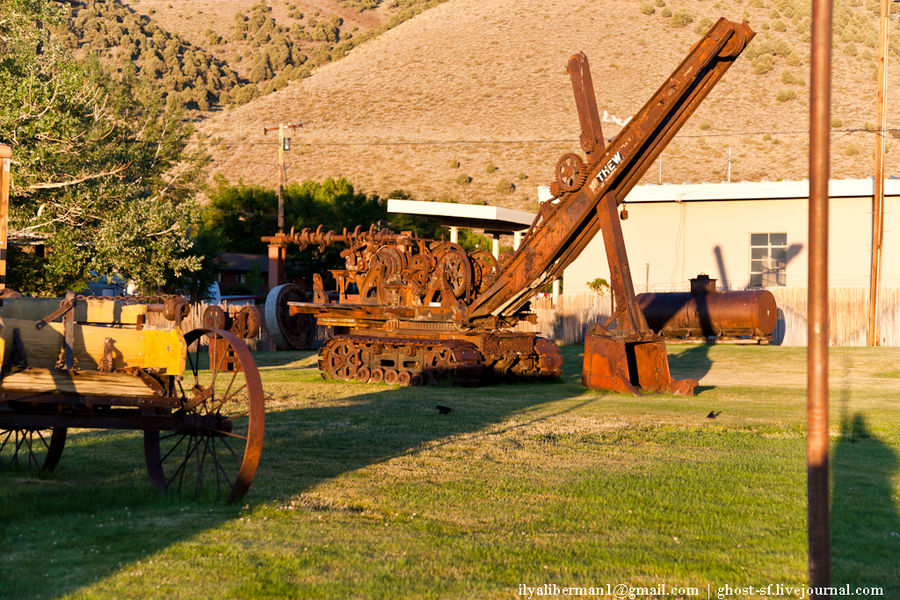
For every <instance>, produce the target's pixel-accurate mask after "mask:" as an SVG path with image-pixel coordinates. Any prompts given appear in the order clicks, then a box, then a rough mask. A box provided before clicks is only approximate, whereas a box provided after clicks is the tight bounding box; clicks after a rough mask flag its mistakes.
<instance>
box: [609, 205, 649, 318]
mask: <svg viewBox="0 0 900 600" xmlns="http://www.w3.org/2000/svg"><path fill="white" fill-rule="evenodd" d="M616 206H617V204H616V198H615V196H613V195H612V194H606V195H605V196H604V197H603V199H602V200H601V201H600V206H599V207H598V210H597V216H598V222H599V224H600V231H601V232H602V233H603V245H604V248H605V249H606V259H607V261H608V262H609V279H610V285H611V287H612V292H613V297H614V298H615V300H616V306H617V308H618V309H619V310H620V311H621V313H622V314H621V317H620V321H619V327H618V329H620V330H623V331H635V332H639V333H646V334H649V333H651V332H650V328H649V327H647V321H646V320H645V319H644V314H643V313H642V312H641V309H640V308H638V305H637V302H635V299H634V283H633V281H632V278H631V267H630V266H629V265H628V255H627V253H626V252H625V239H624V238H623V237H622V225H621V223H620V222H619V211H618V210H617V209H616Z"/></svg>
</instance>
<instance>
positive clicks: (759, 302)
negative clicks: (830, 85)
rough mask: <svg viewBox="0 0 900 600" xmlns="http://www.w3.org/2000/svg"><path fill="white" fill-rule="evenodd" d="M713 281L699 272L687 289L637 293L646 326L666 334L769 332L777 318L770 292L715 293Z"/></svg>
mask: <svg viewBox="0 0 900 600" xmlns="http://www.w3.org/2000/svg"><path fill="white" fill-rule="evenodd" d="M715 282H716V280H715V279H710V278H709V277H707V276H703V275H701V276H698V277H697V278H695V279H692V280H691V292H672V293H649V294H638V295H637V303H638V306H640V308H641V311H643V313H644V317H645V318H646V319H647V325H649V326H650V328H651V329H652V330H653V331H655V332H657V333H659V334H661V335H664V336H666V337H681V338H687V337H705V338H708V337H721V336H727V337H752V338H763V337H767V336H769V335H771V333H772V332H773V331H774V330H775V324H776V321H777V319H778V307H777V306H776V304H775V296H773V295H772V292H770V291H768V290H741V291H733V292H717V291H715Z"/></svg>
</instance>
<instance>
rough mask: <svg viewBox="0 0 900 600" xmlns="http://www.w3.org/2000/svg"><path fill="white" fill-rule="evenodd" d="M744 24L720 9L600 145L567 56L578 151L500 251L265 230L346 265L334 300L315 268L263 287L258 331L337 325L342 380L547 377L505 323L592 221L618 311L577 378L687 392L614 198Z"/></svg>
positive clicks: (325, 350)
mask: <svg viewBox="0 0 900 600" xmlns="http://www.w3.org/2000/svg"><path fill="white" fill-rule="evenodd" d="M753 36H754V33H753V31H752V30H751V29H750V28H749V26H747V25H746V24H737V23H733V22H730V21H728V20H726V19H724V18H723V19H720V20H719V21H718V22H717V23H716V24H715V25H714V26H713V27H712V28H711V29H710V31H709V32H708V33H707V34H706V35H705V36H704V37H703V38H701V39H700V41H699V42H698V43H697V44H695V45H694V47H693V48H692V49H691V51H690V53H689V54H688V56H687V57H686V58H685V59H684V61H683V62H682V63H681V64H680V65H679V66H678V68H677V69H676V70H675V72H674V73H673V74H672V75H671V76H670V77H669V78H668V79H667V80H666V81H665V82H664V83H663V85H662V86H661V87H660V88H659V90H657V92H656V93H655V94H654V95H653V97H652V98H651V99H650V100H649V101H648V102H647V103H646V104H645V105H644V107H643V108H642V109H641V110H640V111H639V112H638V113H637V114H636V115H635V116H634V118H633V119H632V120H631V121H630V122H629V123H628V124H627V125H626V126H625V127H624V128H623V129H622V131H621V132H620V133H619V134H618V135H617V136H616V137H615V139H614V140H613V141H612V142H611V143H610V144H609V145H608V146H607V145H606V144H605V142H604V139H603V132H602V129H601V126H600V118H599V115H598V111H597V104H596V100H595V98H594V88H593V83H592V81H591V75H590V70H589V68H588V63H587V58H586V57H585V56H584V54H581V53H579V54H576V55H575V56H573V57H572V58H571V59H570V60H569V65H568V68H569V73H570V75H571V79H572V83H573V86H574V89H575V103H576V106H577V108H578V117H579V121H580V124H581V132H582V133H581V138H580V141H581V148H582V150H583V151H584V156H582V155H579V154H575V153H569V154H565V155H564V156H563V157H562V158H561V159H560V160H559V161H558V162H557V166H556V177H555V179H556V180H555V181H554V182H553V184H552V185H551V192H552V194H553V196H554V198H553V200H552V201H550V202H545V203H544V204H543V205H542V206H541V210H540V212H539V213H538V215H537V217H536V218H535V221H534V223H532V225H531V227H530V228H529V230H528V233H527V234H526V236H525V240H524V242H523V243H522V245H521V246H520V247H519V249H518V250H517V251H516V253H515V254H514V255H513V256H512V257H511V258H509V259H508V260H501V261H499V262H498V261H497V260H496V259H494V257H492V256H491V255H490V254H489V253H486V252H476V253H471V254H470V253H467V252H466V251H465V250H464V249H463V248H462V247H460V246H459V245H458V244H452V243H450V242H443V241H432V240H422V239H418V238H416V237H415V236H412V235H411V234H409V233H400V234H395V233H392V232H389V231H386V230H384V231H375V230H370V231H360V230H359V229H357V230H355V231H348V230H344V231H343V232H334V231H327V232H325V231H322V230H321V228H320V229H318V230H316V231H311V230H308V229H305V230H303V231H301V232H294V231H291V232H290V233H285V232H280V233H278V234H275V235H274V236H269V237H265V238H263V240H264V241H266V242H267V243H268V244H269V250H270V252H269V255H270V256H277V257H282V258H283V256H284V249H285V248H286V246H287V245H288V244H291V243H294V244H298V245H300V246H301V247H305V246H307V245H310V244H318V245H319V246H321V247H323V248H324V247H325V246H327V245H330V244H333V243H341V244H344V245H346V246H347V249H346V250H344V252H343V254H342V256H344V258H345V260H346V269H341V270H337V271H333V272H332V275H333V276H334V278H335V280H336V282H337V286H338V290H337V294H336V298H334V299H333V298H332V297H331V296H329V294H327V293H326V292H325V290H324V287H323V283H322V278H321V276H316V277H314V280H313V298H312V301H311V302H310V301H308V300H307V299H305V298H303V297H301V296H302V292H301V291H299V290H297V289H289V288H286V287H285V286H279V287H276V288H275V289H273V290H272V292H270V296H269V299H268V300H267V306H266V322H267V325H268V327H269V329H270V332H273V333H274V334H275V338H276V339H280V340H283V341H284V340H287V341H290V340H291V339H294V340H305V339H309V335H308V333H309V329H310V325H311V323H313V322H315V321H317V322H318V323H320V324H322V325H327V326H333V327H335V330H336V333H337V334H338V335H335V337H333V338H332V339H331V340H329V341H328V342H326V343H325V344H324V345H323V346H322V348H321V349H320V352H319V367H320V369H321V370H322V371H323V375H326V376H329V377H335V378H340V379H345V380H349V379H355V380H361V381H369V382H375V381H387V382H399V383H418V382H422V383H427V382H433V381H435V380H447V379H449V380H450V381H451V382H455V383H470V384H471V383H478V382H480V381H482V380H483V379H484V376H485V375H489V374H494V375H524V376H532V377H533V376H538V377H541V376H544V377H556V376H558V375H559V374H560V371H561V367H562V357H561V355H560V353H559V349H558V348H557V347H556V345H555V344H553V343H552V342H550V341H549V340H546V339H543V338H540V337H538V336H537V335H536V334H534V333H526V332H521V331H516V330H515V326H516V325H517V324H518V323H520V322H522V321H531V322H534V320H535V314H534V313H533V312H531V311H530V309H529V301H530V300H531V298H532V297H533V296H534V294H535V292H537V291H538V290H539V289H540V288H541V287H542V286H544V285H546V283H548V282H549V281H552V280H553V279H556V278H558V277H559V276H560V275H561V274H562V271H563V269H564V268H565V267H566V266H567V265H569V264H570V263H571V262H572V261H573V260H575V258H576V257H577V256H578V255H579V254H580V253H581V252H582V251H583V250H584V248H585V246H587V244H588V242H590V240H591V239H592V238H593V237H594V236H595V235H596V234H597V233H598V232H602V235H603V241H604V245H605V248H606V255H607V258H608V260H609V267H610V272H611V278H612V285H611V287H612V290H613V295H614V297H615V302H616V310H615V314H614V315H613V317H612V318H611V319H610V321H609V322H607V323H604V324H602V325H598V326H595V327H593V328H592V329H591V330H590V331H589V332H588V337H587V342H586V345H585V363H584V377H583V380H584V383H585V385H587V386H589V387H599V388H603V389H610V390H615V391H621V392H632V393H637V392H638V391H639V390H648V391H665V392H670V393H681V394H690V393H692V391H693V388H694V386H695V385H696V384H697V382H696V381H694V380H681V381H677V380H673V379H672V378H671V377H670V375H669V370H668V363H667V359H666V353H665V345H664V343H663V341H662V338H661V337H659V336H658V335H656V334H655V333H654V332H653V331H651V330H650V328H649V327H648V326H647V323H646V321H645V319H644V316H643V314H642V313H641V311H640V308H639V307H638V305H637V303H636V302H635V294H634V288H633V285H632V279H631V272H630V270H629V267H628V258H627V256H626V252H625V244H624V241H623V238H622V230H621V227H620V225H619V219H618V210H617V206H618V203H619V202H620V201H621V200H622V199H624V198H625V196H626V195H627V194H628V192H629V191H630V190H631V188H632V187H633V186H634V185H635V184H636V183H637V182H638V181H639V180H640V178H641V177H642V176H643V175H644V173H645V172H646V171H647V169H648V168H649V166H650V165H651V164H652V163H653V161H654V160H656V158H657V157H658V156H659V153H660V152H661V151H662V150H663V148H664V147H665V146H666V144H667V143H668V142H669V141H670V140H671V139H672V137H673V136H674V135H675V133H676V132H677V131H678V130H679V129H680V127H681V126H682V125H683V124H684V122H685V121H686V120H687V118H688V117H689V116H690V115H691V114H692V113H693V112H694V110H695V109H696V108H697V106H698V105H699V104H700V102H701V101H702V100H703V99H704V98H705V97H706V95H707V94H708V93H709V92H710V90H711V89H712V88H713V87H714V86H715V85H716V83H717V82H718V81H719V79H720V78H721V77H722V76H723V75H724V73H725V71H726V70H727V69H728V68H729V67H730V66H731V64H732V63H733V62H734V61H735V59H736V58H737V56H738V55H739V54H740V52H741V51H742V50H743V49H744V48H745V47H746V45H747V43H748V42H749V41H750V40H751V39H752V38H753ZM275 267H276V268H275V269H273V272H277V271H278V265H275ZM313 318H314V319H315V321H313Z"/></svg>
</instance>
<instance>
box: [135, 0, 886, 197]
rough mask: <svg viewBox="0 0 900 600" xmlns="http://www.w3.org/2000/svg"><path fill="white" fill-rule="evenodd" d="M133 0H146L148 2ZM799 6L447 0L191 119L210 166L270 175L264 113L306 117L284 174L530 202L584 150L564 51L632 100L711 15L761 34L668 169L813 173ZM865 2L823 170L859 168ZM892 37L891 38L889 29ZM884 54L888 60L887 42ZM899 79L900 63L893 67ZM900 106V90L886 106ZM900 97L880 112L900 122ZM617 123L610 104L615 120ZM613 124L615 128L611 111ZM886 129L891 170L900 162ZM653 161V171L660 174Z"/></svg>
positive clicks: (868, 34) (605, 98)
mask: <svg viewBox="0 0 900 600" xmlns="http://www.w3.org/2000/svg"><path fill="white" fill-rule="evenodd" d="M141 1H142V2H144V1H147V0H141ZM808 5H809V3H808V2H802V1H801V0H744V1H742V0H732V1H729V2H721V1H715V2H713V1H711V0H643V1H636V0H635V1H631V0H629V1H627V2H624V1H622V0H590V1H585V0H535V1H533V2H523V1H522V0H449V1H447V2H446V3H444V4H441V5H439V6H437V7H435V8H431V9H429V10H427V11H425V12H424V13H422V14H421V15H419V16H417V17H415V18H413V19H412V20H410V21H407V22H406V23H404V24H402V25H400V26H398V27H395V28H394V29H391V30H390V31H387V32H386V33H384V34H382V35H380V36H378V37H377V38H375V39H374V40H371V41H369V42H367V43H365V44H363V45H361V46H360V47H358V48H355V49H354V50H352V51H351V52H350V53H349V54H348V55H347V56H346V57H345V58H343V59H341V60H339V61H337V62H334V63H331V64H328V65H326V66H324V67H322V68H320V69H318V70H317V71H316V72H314V73H313V75H312V77H310V78H308V79H306V80H303V81H300V82H294V83H292V84H290V86H288V87H287V88H285V89H283V90H280V91H278V92H275V93H272V94H269V95H266V96H264V97H262V98H259V99H257V100H254V101H253V102H251V103H249V104H247V105H244V106H241V107H237V108H234V109H230V110H227V111H223V112H221V113H218V114H215V115H213V116H212V117H211V118H209V119H208V120H206V121H205V122H203V123H201V124H200V130H201V138H200V139H201V140H202V141H203V143H206V144H208V146H209V150H210V152H211V154H212V155H213V157H214V165H213V169H212V171H211V174H214V173H217V172H219V173H222V174H224V175H225V176H226V177H227V178H229V179H231V180H232V181H237V180H238V179H239V178H240V179H243V180H244V181H245V182H247V183H251V182H252V183H262V184H268V185H271V184H273V183H274V182H275V181H276V179H275V177H276V167H275V161H276V145H274V139H273V138H272V137H271V135H270V136H269V137H264V136H263V126H264V125H271V124H277V123H278V122H279V121H284V122H288V121H296V120H297V119H302V121H303V122H304V129H302V130H300V131H299V132H296V133H294V135H293V145H292V149H291V151H290V153H289V158H288V165H287V168H288V178H289V179H290V180H303V179H307V178H313V179H323V178H325V177H328V176H345V177H347V178H349V179H350V180H351V181H353V182H354V184H356V186H357V188H358V189H361V190H363V191H367V192H377V193H379V194H381V195H386V194H389V193H390V192H391V191H392V190H395V189H403V190H405V191H408V192H411V193H412V194H413V195H414V196H415V197H417V198H419V199H453V200H457V201H461V202H489V203H496V204H501V205H507V206H519V207H523V208H534V205H535V204H536V189H535V186H537V185H539V184H547V183H549V181H550V180H551V177H552V171H553V167H554V164H555V162H556V160H557V158H558V157H559V156H560V155H561V154H562V153H563V152H567V151H577V149H578V144H577V137H578V133H579V128H578V120H577V116H576V113H575V107H574V102H573V100H572V90H571V85H570V83H569V79H568V75H567V73H566V71H565V65H566V61H567V59H568V57H569V56H570V55H571V54H573V53H574V52H577V51H579V50H583V51H584V52H585V53H586V54H587V55H588V58H589V60H590V62H591V68H592V71H593V77H594V84H595V88H596V95H597V100H598V103H599V107H600V111H601V113H603V112H604V111H606V112H608V113H609V115H611V116H612V117H616V118H620V119H621V118H625V117H628V116H630V115H632V114H633V113H634V112H635V111H637V110H638V109H639V108H640V107H641V106H642V105H643V103H644V102H645V101H646V100H647V98H649V96H650V95H651V94H652V93H653V92H654V91H655V90H656V88H657V87H658V86H659V85H660V84H661V83H662V82H663V81H664V79H665V78H666V77H667V76H668V74H669V73H670V72H671V71H672V70H673V69H674V68H675V67H676V66H677V64H678V63H679V62H680V60H681V59H682V58H683V57H684V55H685V54H686V53H687V51H688V49H689V48H690V46H691V44H693V43H694V42H695V41H696V40H697V39H699V36H700V33H699V31H700V30H703V31H705V29H706V28H708V26H709V24H711V23H712V21H713V20H714V19H715V18H718V17H719V16H725V17H728V18H730V19H733V20H742V19H746V20H748V21H749V23H750V25H751V26H752V27H753V28H754V29H755V30H756V31H757V32H758V35H757V37H756V39H755V40H754V41H753V42H752V44H751V46H750V47H749V48H748V49H747V51H746V52H745V55H744V56H742V57H741V58H740V59H738V61H737V62H736V63H735V65H734V67H733V68H732V69H731V70H730V71H729V72H728V73H727V74H726V76H725V78H724V79H723V81H722V82H721V83H720V84H719V85H718V86H717V88H716V89H715V90H713V92H712V93H711V94H710V96H709V97H708V99H707V100H706V101H705V102H704V104H703V105H701V107H700V108H699V110H698V111H697V112H696V113H695V115H694V116H693V117H692V118H691V119H690V121H688V123H687V124H686V125H685V127H684V128H683V129H682V130H681V133H680V134H679V135H678V137H676V138H675V140H674V141H673V142H672V143H671V144H670V145H669V146H668V148H667V149H666V150H665V152H664V154H663V157H662V168H661V173H662V180H663V181H664V182H670V183H681V182H684V181H690V182H699V181H721V180H723V179H724V178H725V174H726V168H727V162H728V159H727V156H728V149H729V148H730V149H731V152H732V161H733V162H732V179H733V180H760V179H781V178H784V179H788V178H802V177H805V175H806V169H807V151H806V132H805V131H806V127H807V122H808V110H809V107H808V79H809V37H808V36H809V34H808V31H809V6H808ZM873 7H874V9H875V10H876V11H877V2H875V1H874V0H839V1H838V2H836V19H835V82H834V106H833V117H834V120H833V123H832V125H833V132H834V135H833V140H834V146H833V152H834V156H833V173H834V176H836V177H865V176H869V175H870V173H871V169H872V162H873V161H872V148H873V146H874V134H873V133H871V132H866V131H860V130H862V129H864V128H865V127H867V126H868V127H871V124H872V123H874V121H875V117H874V97H875V77H874V72H875V71H874V62H875V59H874V47H875V40H876V37H875V36H876V32H877V18H876V17H875V15H874V13H873ZM897 39H898V38H896V36H895V37H893V38H892V40H897ZM894 51H895V53H894V54H892V60H894V62H893V64H894V65H897V64H898V62H897V58H896V57H897V55H896V46H895V48H894ZM890 82H891V88H892V89H900V85H898V84H900V66H898V67H897V68H895V69H894V70H893V71H892V72H891V77H890ZM898 104H900V102H898V101H894V102H893V105H894V106H897V105H898ZM897 116H898V115H897V110H896V109H892V110H891V111H890V112H889V122H891V123H896V122H897ZM611 120H612V119H611ZM604 126H605V130H604V133H605V135H606V136H607V137H611V136H612V135H615V134H616V133H617V132H618V131H619V129H620V127H619V126H618V125H616V124H615V123H607V124H605V125H604ZM898 159H900V151H898V147H897V142H896V141H894V140H893V139H890V138H889V139H888V155H887V161H888V172H889V173H898V174H900V165H898ZM659 177H660V169H659V167H658V165H654V166H653V167H652V168H651V169H650V170H649V171H648V173H647V175H646V176H645V178H644V182H645V183H655V182H657V181H658V180H659Z"/></svg>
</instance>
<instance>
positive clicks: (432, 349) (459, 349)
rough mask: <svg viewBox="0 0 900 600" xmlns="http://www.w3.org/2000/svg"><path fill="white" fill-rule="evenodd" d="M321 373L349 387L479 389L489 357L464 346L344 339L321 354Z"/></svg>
mask: <svg viewBox="0 0 900 600" xmlns="http://www.w3.org/2000/svg"><path fill="white" fill-rule="evenodd" d="M397 363H402V364H397ZM319 370H320V371H321V372H322V377H323V378H331V379H339V380H343V381H362V382H369V383H380V382H382V381H383V382H385V383H389V384H394V383H396V384H400V385H434V384H441V383H449V384H450V385H478V384H479V383H481V381H482V375H483V372H484V357H483V356H482V354H481V352H480V351H479V349H478V346H476V345H475V344H473V343H471V342H466V341H463V340H430V339H424V340H420V339H403V338H382V337H376V336H359V335H339V336H335V337H333V338H331V339H330V340H328V341H327V342H325V344H323V345H322V347H321V348H320V349H319Z"/></svg>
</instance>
